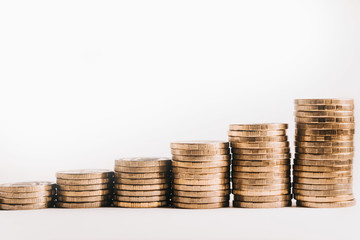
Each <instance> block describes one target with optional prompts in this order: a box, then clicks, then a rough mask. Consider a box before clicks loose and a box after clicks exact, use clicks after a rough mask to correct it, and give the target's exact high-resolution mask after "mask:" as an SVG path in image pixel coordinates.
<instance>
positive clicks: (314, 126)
mask: <svg viewBox="0 0 360 240" xmlns="http://www.w3.org/2000/svg"><path fill="white" fill-rule="evenodd" d="M296 129H301V130H306V129H308V130H339V129H345V130H349V129H355V123H296Z"/></svg>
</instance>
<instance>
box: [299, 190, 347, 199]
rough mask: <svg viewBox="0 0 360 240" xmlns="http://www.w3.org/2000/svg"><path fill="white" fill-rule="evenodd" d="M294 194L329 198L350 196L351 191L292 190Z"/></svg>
mask: <svg viewBox="0 0 360 240" xmlns="http://www.w3.org/2000/svg"><path fill="white" fill-rule="evenodd" d="M294 193H295V194H298V195H302V196H312V197H331V196H333V197H334V196H341V195H347V194H352V193H353V192H352V189H337V190H304V189H297V188H296V189H294Z"/></svg>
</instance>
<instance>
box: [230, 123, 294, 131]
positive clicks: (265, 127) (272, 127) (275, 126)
mask: <svg viewBox="0 0 360 240" xmlns="http://www.w3.org/2000/svg"><path fill="white" fill-rule="evenodd" d="M287 128H288V124H287V123H263V124H230V130H235V131H237V130H276V129H287Z"/></svg>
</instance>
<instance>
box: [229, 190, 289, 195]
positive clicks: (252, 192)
mask: <svg viewBox="0 0 360 240" xmlns="http://www.w3.org/2000/svg"><path fill="white" fill-rule="evenodd" d="M290 193H291V191H290V189H281V190H266V191H264V190H238V189H233V194H234V195H241V196H274V195H285V194H290Z"/></svg>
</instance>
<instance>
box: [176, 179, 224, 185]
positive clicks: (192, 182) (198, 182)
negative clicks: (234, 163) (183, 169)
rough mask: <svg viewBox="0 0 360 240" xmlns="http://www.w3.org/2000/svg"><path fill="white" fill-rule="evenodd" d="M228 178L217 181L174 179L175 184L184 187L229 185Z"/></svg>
mask: <svg viewBox="0 0 360 240" xmlns="http://www.w3.org/2000/svg"><path fill="white" fill-rule="evenodd" d="M229 182H230V180H229V179H228V178H215V179H200V180H198V179H176V178H174V180H173V183H174V184H183V185H217V184H226V183H229Z"/></svg>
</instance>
